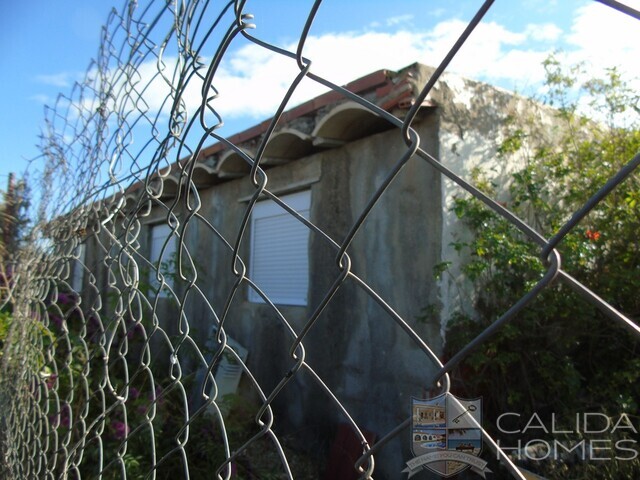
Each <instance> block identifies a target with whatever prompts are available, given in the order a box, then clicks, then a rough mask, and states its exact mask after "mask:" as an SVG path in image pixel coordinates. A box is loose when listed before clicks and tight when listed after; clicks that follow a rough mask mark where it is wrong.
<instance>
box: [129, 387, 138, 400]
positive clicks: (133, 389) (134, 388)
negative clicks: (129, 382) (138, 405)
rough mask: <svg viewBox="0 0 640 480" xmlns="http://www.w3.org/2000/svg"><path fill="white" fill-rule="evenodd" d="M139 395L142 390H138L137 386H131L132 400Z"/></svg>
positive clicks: (130, 395) (130, 396) (130, 394)
mask: <svg viewBox="0 0 640 480" xmlns="http://www.w3.org/2000/svg"><path fill="white" fill-rule="evenodd" d="M139 396H140V390H138V389H137V388H136V387H129V398H130V399H131V400H135V399H136V398H138V397H139Z"/></svg>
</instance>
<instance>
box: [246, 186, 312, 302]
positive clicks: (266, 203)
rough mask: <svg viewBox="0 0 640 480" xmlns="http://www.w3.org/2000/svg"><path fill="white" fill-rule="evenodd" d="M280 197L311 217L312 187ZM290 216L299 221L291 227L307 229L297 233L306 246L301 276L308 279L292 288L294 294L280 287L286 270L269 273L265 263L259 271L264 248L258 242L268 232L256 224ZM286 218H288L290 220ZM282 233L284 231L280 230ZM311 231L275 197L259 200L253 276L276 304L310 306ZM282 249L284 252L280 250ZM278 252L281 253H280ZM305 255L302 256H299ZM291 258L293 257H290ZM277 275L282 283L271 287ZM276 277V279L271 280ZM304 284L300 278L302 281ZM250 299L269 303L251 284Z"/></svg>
mask: <svg viewBox="0 0 640 480" xmlns="http://www.w3.org/2000/svg"><path fill="white" fill-rule="evenodd" d="M278 198H280V200H282V201H283V202H284V203H286V204H287V205H288V206H289V207H291V208H292V209H293V210H295V211H296V212H298V213H299V214H300V215H302V216H303V217H304V218H305V219H307V220H309V217H310V213H311V190H310V189H305V190H300V191H297V192H294V193H288V194H286V195H281V196H279V197H278ZM285 216H286V220H288V219H291V221H293V222H295V224H296V225H295V226H294V225H293V224H289V225H287V227H293V228H296V229H297V228H298V226H299V227H300V229H304V231H303V230H299V231H298V232H297V233H298V234H299V235H300V239H299V241H300V242H301V243H303V244H304V250H303V252H304V253H302V252H300V255H301V256H304V258H303V264H302V271H300V270H298V272H299V275H300V279H304V280H303V282H302V283H301V288H298V289H296V291H295V292H292V294H291V295H287V293H291V289H285V293H282V292H280V291H278V287H279V285H281V284H282V280H283V279H284V276H285V275H288V274H287V272H286V271H284V270H282V271H272V272H270V273H268V274H265V273H264V267H263V266H262V265H261V268H259V269H258V271H256V268H257V267H258V265H257V264H258V263H259V262H261V259H260V255H261V254H262V252H261V251H260V249H258V248H257V244H258V242H260V241H262V240H261V238H259V237H260V236H261V235H264V234H265V233H264V232H260V230H259V229H258V230H256V228H257V227H256V224H257V223H259V222H260V221H264V220H265V219H267V218H276V217H281V218H280V220H282V219H283V218H282V217H285ZM286 220H285V221H286ZM276 233H280V231H278V232H276ZM309 234H310V229H309V227H307V226H306V225H305V224H304V223H302V222H301V221H300V220H298V219H297V218H295V217H293V216H292V215H291V214H290V213H289V212H287V211H286V210H285V209H284V208H282V207H281V206H280V205H278V204H277V203H276V202H275V201H273V200H271V199H265V200H261V201H259V202H257V203H256V204H255V205H254V207H253V211H252V212H251V220H250V242H249V243H250V246H249V268H248V272H249V278H250V279H251V280H252V281H253V282H254V283H255V284H256V286H257V287H258V288H260V289H261V290H262V291H263V292H264V293H265V295H266V296H267V297H268V298H269V299H270V300H271V302H273V304H274V305H286V306H299V307H306V306H307V305H308V302H309V298H308V297H309V265H310V255H309V253H310V251H309V238H310V237H309ZM267 241H268V242H270V241H273V239H272V238H269V239H268V240H267ZM280 253H281V252H280ZM276 255H277V253H276ZM296 258H297V259H298V258H301V257H296ZM289 260H290V258H289ZM273 278H275V279H276V280H275V282H276V283H277V284H278V287H276V288H275V291H274V288H273V287H269V286H268V285H267V284H268V282H269V281H270V279H273ZM271 281H273V280H271ZM298 283H299V284H300V282H298ZM247 299H248V301H249V302H251V303H254V304H265V303H266V302H265V301H264V299H263V298H262V297H261V296H260V294H259V293H258V292H257V291H256V290H255V289H254V288H253V287H251V286H250V287H249V289H248V295H247Z"/></svg>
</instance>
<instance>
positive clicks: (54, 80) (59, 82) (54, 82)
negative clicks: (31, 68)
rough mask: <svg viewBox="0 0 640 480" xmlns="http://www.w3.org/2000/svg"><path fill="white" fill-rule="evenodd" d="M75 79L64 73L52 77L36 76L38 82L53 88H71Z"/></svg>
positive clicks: (71, 75)
mask: <svg viewBox="0 0 640 480" xmlns="http://www.w3.org/2000/svg"><path fill="white" fill-rule="evenodd" d="M73 77H74V75H73V74H71V73H68V72H63V73H54V74H52V75H38V76H36V81H37V82H39V83H44V84H45V85H50V86H52V87H60V88H66V87H69V86H71V82H72V78H73Z"/></svg>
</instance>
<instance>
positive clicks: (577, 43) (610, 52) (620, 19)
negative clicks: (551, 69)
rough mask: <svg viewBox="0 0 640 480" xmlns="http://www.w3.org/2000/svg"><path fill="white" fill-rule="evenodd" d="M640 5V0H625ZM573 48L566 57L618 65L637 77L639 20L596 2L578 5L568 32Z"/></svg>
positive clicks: (639, 75) (592, 63)
mask: <svg viewBox="0 0 640 480" xmlns="http://www.w3.org/2000/svg"><path fill="white" fill-rule="evenodd" d="M627 3H628V4H629V6H632V7H634V8H638V9H640V1H636V2H627ZM566 39H567V43H569V44H570V45H571V46H572V47H573V49H572V50H571V51H570V54H571V55H570V57H569V60H571V61H574V62H575V61H585V62H588V64H589V65H590V67H592V68H594V69H598V68H599V67H611V66H619V67H621V68H623V69H624V70H625V71H626V72H627V73H628V74H629V75H630V76H634V77H637V78H640V68H639V66H638V59H639V58H640V22H639V21H638V20H636V19H634V18H632V17H630V16H628V15H625V14H623V13H621V12H618V11H615V10H613V9H611V8H609V7H606V6H604V5H601V4H599V3H595V2H594V3H592V4H589V5H586V6H584V7H582V8H580V9H579V10H578V12H577V15H576V17H575V19H574V22H573V25H572V27H571V32H570V33H569V34H568V35H567V38H566Z"/></svg>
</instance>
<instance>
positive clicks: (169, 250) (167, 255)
mask: <svg viewBox="0 0 640 480" xmlns="http://www.w3.org/2000/svg"><path fill="white" fill-rule="evenodd" d="M170 235H171V227H170V226H169V225H167V224H165V223H161V224H159V225H153V226H152V227H151V256H150V258H149V261H150V262H151V263H152V264H153V265H154V267H155V268H157V269H158V270H159V271H160V273H162V275H164V281H165V284H167V285H168V286H169V287H172V288H173V279H172V277H171V274H174V273H175V272H173V271H167V270H166V268H164V267H163V265H162V264H163V263H164V264H165V267H166V266H171V267H174V265H171V264H170V263H169V262H171V261H175V260H176V259H175V253H176V237H175V236H172V237H171V238H169V236H170ZM167 240H168V241H167ZM165 243H166V244H167V246H166V248H165V250H164V253H163V252H162V249H163V248H164V245H165ZM161 253H163V255H162V258H160V254H161ZM156 275H157V273H156V271H155V270H151V271H150V272H149V283H150V284H151V286H152V287H153V288H154V289H157V288H158V287H159V286H160V282H158V280H157V279H156ZM168 295H169V291H168V290H167V289H166V288H163V289H162V290H161V291H160V296H162V297H166V296H168Z"/></svg>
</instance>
